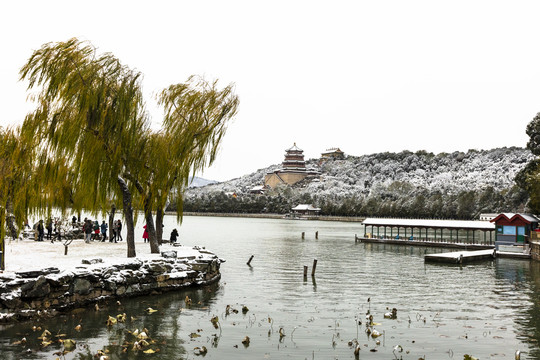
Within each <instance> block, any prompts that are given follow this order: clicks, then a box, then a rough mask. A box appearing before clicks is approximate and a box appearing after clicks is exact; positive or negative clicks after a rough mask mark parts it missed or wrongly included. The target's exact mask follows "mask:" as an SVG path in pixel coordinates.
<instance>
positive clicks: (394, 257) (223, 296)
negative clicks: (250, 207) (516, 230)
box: [0, 216, 540, 360]
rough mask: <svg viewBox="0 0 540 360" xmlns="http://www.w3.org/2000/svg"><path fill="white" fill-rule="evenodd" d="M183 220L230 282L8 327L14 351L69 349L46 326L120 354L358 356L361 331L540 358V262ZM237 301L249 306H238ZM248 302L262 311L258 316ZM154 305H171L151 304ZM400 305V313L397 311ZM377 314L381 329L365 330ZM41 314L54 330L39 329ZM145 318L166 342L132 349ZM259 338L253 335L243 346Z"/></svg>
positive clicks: (449, 351) (329, 232) (256, 222)
mask: <svg viewBox="0 0 540 360" xmlns="http://www.w3.org/2000/svg"><path fill="white" fill-rule="evenodd" d="M137 227H138V228H139V229H140V228H141V227H142V224H138V225H137ZM173 227H178V225H177V224H176V218H175V217H174V216H167V218H166V220H165V229H164V230H165V231H164V233H165V234H167V235H166V237H167V236H168V234H169V233H170V231H171V230H172V228H173ZM179 230H180V231H179V232H180V243H181V244H183V245H188V246H193V245H200V246H205V247H206V248H207V249H209V250H211V251H213V252H215V253H216V254H217V255H218V256H219V257H221V258H223V259H225V260H226V262H225V263H223V264H222V266H221V270H222V278H221V281H220V282H219V283H217V284H214V285H212V286H208V287H205V288H201V289H189V290H185V291H180V292H175V293H169V294H165V295H158V296H145V297H137V298H132V299H122V300H121V301H122V304H121V305H117V304H116V301H109V302H108V303H105V302H104V303H102V304H100V310H99V311H96V310H95V309H94V307H93V306H92V307H90V308H88V309H84V310H83V311H80V310H79V311H74V312H73V313H72V314H70V315H69V316H62V317H58V318H57V319H53V320H49V321H44V322H34V323H25V324H19V325H16V326H12V327H9V328H7V329H2V330H0V358H1V359H55V358H57V357H60V356H57V355H54V353H55V352H58V351H59V350H60V349H61V348H60V346H57V345H51V346H49V347H47V348H45V349H42V348H40V345H39V343H40V340H38V339H37V337H39V336H40V335H41V332H43V330H44V329H48V330H49V331H50V332H51V333H52V334H66V337H67V338H72V339H74V340H76V341H77V348H76V350H75V351H73V352H71V353H68V354H66V355H65V357H60V358H61V359H94V357H93V355H95V354H96V353H97V351H98V350H100V349H101V350H104V351H107V352H108V356H109V358H110V359H148V358H155V359H195V358H203V357H204V358H205V359H354V358H355V355H354V353H353V349H352V348H351V347H350V346H349V345H348V343H349V342H350V341H351V340H353V339H357V340H358V342H359V344H360V346H361V350H360V355H359V357H360V358H361V359H396V358H397V359H400V358H403V359H414V360H416V359H418V358H421V357H425V358H426V359H463V356H464V355H465V354H470V355H473V356H475V357H477V358H480V359H514V353H515V351H516V350H520V351H521V352H522V356H521V358H522V359H538V358H540V350H539V347H538V340H539V338H540V296H539V295H540V289H539V287H540V263H537V262H529V261H523V260H510V259H497V260H495V261H487V262H481V263H477V264H473V265H467V266H463V267H460V266H447V265H432V264H425V263H424V258H423V256H424V254H425V253H429V252H441V251H442V250H439V249H429V248H418V247H403V246H389V245H386V246H385V245H373V244H362V243H355V242H354V234H355V233H356V234H361V233H363V231H364V230H363V226H361V225H360V224H359V223H343V222H323V221H301V220H296V221H295V220H272V219H244V218H215V217H185V218H184V223H183V225H182V226H181V227H179ZM316 231H318V232H319V238H318V239H315V232H316ZM302 232H305V233H306V236H305V239H304V240H302V239H301V233H302ZM139 238H140V236H139V234H137V239H139ZM138 241H139V240H138ZM137 246H148V245H145V244H143V243H142V242H140V243H138V244H137ZM251 255H254V258H253V260H252V262H251V265H252V266H251V267H249V266H247V265H246V262H247V261H248V260H249V258H250V256H251ZM314 259H317V260H318V263H317V268H316V274H315V277H314V278H312V277H311V276H310V274H311V269H312V264H313V260H314ZM304 265H307V266H309V273H308V277H307V279H304V277H303V266H304ZM186 295H187V296H189V297H190V298H191V299H192V305H191V306H186V304H185V302H184V299H185V297H186ZM368 300H369V301H368ZM227 305H230V306H231V307H232V309H235V310H238V313H235V312H233V311H232V310H231V311H230V313H229V315H227V314H226V307H227ZM243 306H246V307H247V308H249V311H248V312H247V313H245V314H243V313H242V307H243ZM148 307H151V308H153V309H156V310H158V311H157V312H154V313H151V314H148V313H146V312H145V309H147V308H148ZM392 308H396V309H397V319H385V318H384V317H383V314H384V313H386V312H388V311H389V310H387V309H392ZM368 311H369V312H370V313H371V314H372V315H373V321H374V322H375V323H377V324H376V325H375V329H376V330H377V331H379V332H380V333H381V334H382V336H380V337H378V338H372V337H370V336H368V334H366V332H365V329H366V322H367V320H366V313H367V312H368ZM124 312H125V313H126V314H127V317H128V320H127V321H126V323H122V324H116V325H114V326H111V327H109V328H108V327H107V326H106V325H105V323H106V320H107V318H108V316H109V315H111V316H116V315H117V314H121V313H124ZM213 316H218V318H219V326H218V329H216V328H214V326H213V325H212V323H211V321H210V319H211V318H212V317H213ZM131 317H133V319H131ZM359 321H361V325H359V324H358V322H359ZM34 325H36V326H41V328H42V330H41V331H32V326H34ZM77 325H81V328H82V330H81V331H79V332H77V331H75V330H74V329H75V327H76V326H77ZM143 328H146V329H147V330H148V335H149V336H150V337H151V339H152V340H153V341H154V343H152V344H151V345H150V346H149V347H147V348H146V349H148V348H151V349H152V350H154V351H158V353H156V354H145V353H143V352H141V351H139V352H138V353H135V352H133V351H132V349H131V348H132V347H133V345H132V343H133V341H134V340H133V336H132V335H130V334H129V333H128V331H134V330H135V329H139V330H141V329H143ZM280 328H281V329H282V330H281V332H282V333H283V334H284V335H285V336H280ZM192 334H196V335H192ZM23 336H25V337H26V339H27V343H26V344H24V345H22V344H20V345H18V344H13V343H14V342H15V341H17V340H20V339H21V338H22V337H23ZM246 336H249V338H250V343H249V345H244V344H243V343H242V340H243V339H244V338H245V337H246ZM126 342H128V343H130V345H129V346H127V347H128V348H129V350H128V351H127V353H124V352H122V345H123V344H126ZM203 346H205V347H206V348H207V353H206V354H205V355H197V354H198V350H194V349H195V348H197V347H199V348H202V347H203ZM396 346H401V348H402V349H403V351H402V352H399V348H398V349H397V350H394V349H395V347H396ZM27 349H30V350H31V352H28V353H27V352H26V351H27Z"/></svg>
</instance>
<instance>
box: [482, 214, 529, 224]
mask: <svg viewBox="0 0 540 360" xmlns="http://www.w3.org/2000/svg"><path fill="white" fill-rule="evenodd" d="M500 219H506V220H507V221H510V222H513V221H515V220H516V219H522V220H524V221H525V222H526V223H535V222H538V219H537V218H536V217H534V216H533V215H529V214H516V213H502V214H500V215H498V216H497V217H495V218H494V219H492V220H490V221H491V222H494V223H496V222H497V221H499V220H500Z"/></svg>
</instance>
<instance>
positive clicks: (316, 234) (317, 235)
mask: <svg viewBox="0 0 540 360" xmlns="http://www.w3.org/2000/svg"><path fill="white" fill-rule="evenodd" d="M318 238H319V232H318V231H315V239H318Z"/></svg>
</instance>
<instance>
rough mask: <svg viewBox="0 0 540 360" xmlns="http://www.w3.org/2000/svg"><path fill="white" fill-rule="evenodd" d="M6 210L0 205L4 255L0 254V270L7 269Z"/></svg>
mask: <svg viewBox="0 0 540 360" xmlns="http://www.w3.org/2000/svg"><path fill="white" fill-rule="evenodd" d="M5 214H6V212H5V210H4V209H3V208H2V207H1V206H0V251H2V255H1V256H0V270H2V271H4V270H6V262H5V260H4V258H5V257H6V246H5V242H6V238H5V236H4V219H5Z"/></svg>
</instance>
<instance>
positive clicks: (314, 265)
mask: <svg viewBox="0 0 540 360" xmlns="http://www.w3.org/2000/svg"><path fill="white" fill-rule="evenodd" d="M316 269H317V259H313V269H311V276H315V270H316Z"/></svg>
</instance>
